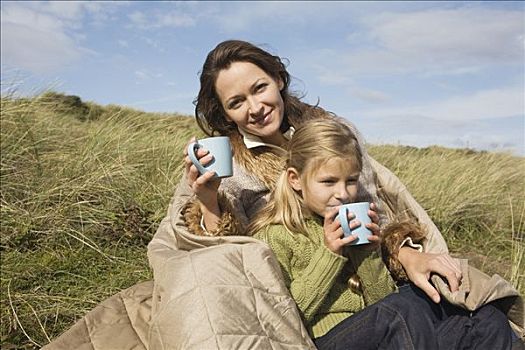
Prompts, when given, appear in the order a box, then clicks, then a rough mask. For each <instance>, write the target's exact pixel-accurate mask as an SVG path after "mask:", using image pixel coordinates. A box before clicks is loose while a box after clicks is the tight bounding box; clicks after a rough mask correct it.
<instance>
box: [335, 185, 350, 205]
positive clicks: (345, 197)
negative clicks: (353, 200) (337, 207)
mask: <svg viewBox="0 0 525 350" xmlns="http://www.w3.org/2000/svg"><path fill="white" fill-rule="evenodd" d="M335 197H336V198H337V199H338V200H339V201H340V202H342V203H348V202H349V200H350V193H349V192H348V190H347V189H346V185H341V186H337V189H336V192H335Z"/></svg>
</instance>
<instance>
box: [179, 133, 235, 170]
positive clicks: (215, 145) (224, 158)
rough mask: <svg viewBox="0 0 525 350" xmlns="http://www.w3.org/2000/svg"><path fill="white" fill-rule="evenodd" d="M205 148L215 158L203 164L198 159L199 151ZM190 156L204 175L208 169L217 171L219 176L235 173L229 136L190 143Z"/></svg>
mask: <svg viewBox="0 0 525 350" xmlns="http://www.w3.org/2000/svg"><path fill="white" fill-rule="evenodd" d="M199 148H204V149H206V150H208V151H209V152H210V154H211V155H212V156H213V159H212V160H211V161H210V162H209V163H208V164H206V165H202V164H201V162H199V160H198V159H197V155H196V153H197V151H198V150H199ZM188 157H190V159H191V161H192V163H193V164H194V165H195V166H196V167H197V169H198V170H199V173H200V174H201V175H202V174H204V173H205V172H207V171H215V174H216V176H217V177H220V178H223V177H230V176H232V175H233V160H232V148H231V145H230V138H229V137H227V136H218V137H208V138H206V139H201V140H196V141H195V142H192V143H190V144H189V145H188Z"/></svg>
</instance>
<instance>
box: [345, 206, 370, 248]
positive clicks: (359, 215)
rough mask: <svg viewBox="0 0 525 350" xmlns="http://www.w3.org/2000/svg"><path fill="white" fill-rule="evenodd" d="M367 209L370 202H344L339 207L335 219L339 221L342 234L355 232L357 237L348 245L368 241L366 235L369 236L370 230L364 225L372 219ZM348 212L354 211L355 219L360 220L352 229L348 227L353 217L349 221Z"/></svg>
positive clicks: (348, 234) (346, 234)
mask: <svg viewBox="0 0 525 350" xmlns="http://www.w3.org/2000/svg"><path fill="white" fill-rule="evenodd" d="M368 209H370V203H368V202H359V203H349V204H344V205H342V206H341V207H340V208H339V214H338V215H337V217H336V219H337V220H339V222H340V223H341V227H342V229H343V233H344V236H345V237H347V236H350V235H352V234H357V239H356V240H355V241H353V242H352V243H350V245H359V244H367V243H370V242H369V241H368V238H367V237H368V236H370V235H371V234H372V232H371V231H370V230H369V229H368V228H367V227H366V226H365V225H366V224H369V223H371V222H372V219H370V216H368ZM348 212H352V213H354V215H355V219H357V220H359V221H360V222H361V225H360V226H359V227H356V228H355V229H353V230H352V229H350V222H351V221H353V220H355V219H352V220H350V222H349V220H348Z"/></svg>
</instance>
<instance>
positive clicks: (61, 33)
mask: <svg viewBox="0 0 525 350" xmlns="http://www.w3.org/2000/svg"><path fill="white" fill-rule="evenodd" d="M1 11H2V23H1V32H2V47H1V49H2V62H3V64H5V65H7V66H11V67H16V68H18V69H23V70H27V71H30V72H32V73H37V74H39V73H48V72H52V71H55V70H58V69H61V68H64V66H67V65H69V64H71V63H73V62H75V61H77V60H78V59H80V58H81V57H82V56H84V55H86V54H89V53H92V51H91V50H88V49H86V48H84V47H82V45H81V44H80V42H79V41H81V40H83V38H84V37H85V36H84V35H83V34H82V33H79V32H77V30H78V29H79V28H81V27H82V17H83V12H84V3H83V2H54V1H53V2H27V3H24V2H20V3H14V2H10V3H7V4H5V5H3V6H2V10H1Z"/></svg>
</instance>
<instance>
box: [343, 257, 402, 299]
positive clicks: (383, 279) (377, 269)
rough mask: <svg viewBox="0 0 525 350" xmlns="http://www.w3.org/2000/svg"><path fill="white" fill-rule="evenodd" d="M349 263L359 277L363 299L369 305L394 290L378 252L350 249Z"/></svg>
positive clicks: (391, 280)
mask: <svg viewBox="0 0 525 350" xmlns="http://www.w3.org/2000/svg"><path fill="white" fill-rule="evenodd" d="M349 249H350V261H351V263H352V265H354V268H355V270H356V272H357V275H358V276H359V280H360V281H361V288H362V290H363V298H364V299H365V303H366V305H371V304H373V303H375V302H377V301H379V300H381V299H383V298H384V297H386V296H387V295H388V294H390V293H392V292H393V291H395V289H396V285H395V282H394V280H393V279H392V277H391V276H390V273H389V272H388V269H387V268H386V265H385V264H384V262H383V260H382V258H381V255H380V254H379V251H378V250H373V251H371V250H367V249H366V248H365V249H363V248H362V247H350V248H349Z"/></svg>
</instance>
